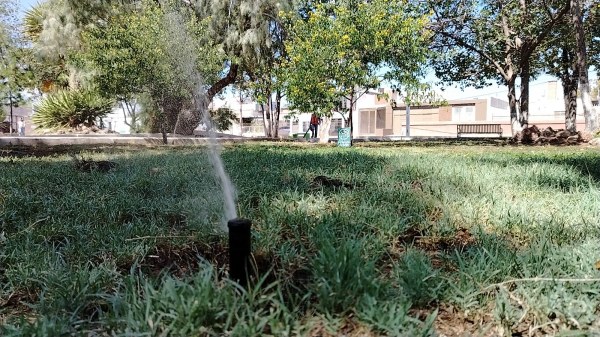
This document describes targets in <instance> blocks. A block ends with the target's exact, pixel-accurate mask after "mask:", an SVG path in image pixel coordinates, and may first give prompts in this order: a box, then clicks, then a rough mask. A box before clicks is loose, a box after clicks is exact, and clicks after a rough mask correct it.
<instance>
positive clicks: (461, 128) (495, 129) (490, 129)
mask: <svg viewBox="0 0 600 337" xmlns="http://www.w3.org/2000/svg"><path fill="white" fill-rule="evenodd" d="M456 131H457V136H458V137H460V136H461V134H463V133H482V134H489V133H497V134H499V135H500V137H502V126H501V125H500V124H457V125H456Z"/></svg>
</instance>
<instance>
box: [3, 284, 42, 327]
mask: <svg viewBox="0 0 600 337" xmlns="http://www.w3.org/2000/svg"><path fill="white" fill-rule="evenodd" d="M37 301H38V292H35V291H32V290H28V289H18V290H15V291H13V292H11V293H10V294H8V295H7V296H6V297H0V325H4V324H5V323H6V320H7V319H9V318H10V317H18V316H19V317H30V316H31V315H32V311H33V310H32V309H31V307H30V306H29V305H28V304H31V303H36V302H37Z"/></svg>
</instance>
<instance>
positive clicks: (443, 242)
mask: <svg viewBox="0 0 600 337" xmlns="http://www.w3.org/2000/svg"><path fill="white" fill-rule="evenodd" d="M398 241H399V243H400V244H413V245H414V246H415V247H417V248H419V249H422V250H424V251H453V250H455V249H459V250H460V249H464V248H467V247H470V246H473V245H474V244H475V241H476V240H475V237H473V235H472V234H471V233H470V232H469V231H468V230H467V229H465V228H458V229H457V230H456V233H454V235H451V236H425V235H422V233H421V232H420V231H419V230H418V229H415V228H409V229H408V230H407V231H405V232H404V234H402V235H400V237H398Z"/></svg>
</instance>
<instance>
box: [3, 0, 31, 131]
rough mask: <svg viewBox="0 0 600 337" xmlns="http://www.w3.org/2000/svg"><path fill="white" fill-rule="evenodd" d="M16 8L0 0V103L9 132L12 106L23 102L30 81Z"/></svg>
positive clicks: (25, 50)
mask: <svg viewBox="0 0 600 337" xmlns="http://www.w3.org/2000/svg"><path fill="white" fill-rule="evenodd" d="M16 9H17V4H16V3H15V2H14V1H11V0H2V1H0V101H1V104H2V105H3V106H8V108H9V117H10V131H11V132H12V128H13V107H15V106H18V105H19V104H20V103H22V102H23V101H24V99H23V96H22V92H23V90H24V89H25V88H26V87H28V86H29V85H30V82H31V72H30V71H29V65H28V64H27V63H26V62H25V61H26V60H27V56H28V50H27V49H25V48H24V46H23V42H22V39H21V36H20V34H19V26H18V23H17V18H16ZM2 120H4V119H2Z"/></svg>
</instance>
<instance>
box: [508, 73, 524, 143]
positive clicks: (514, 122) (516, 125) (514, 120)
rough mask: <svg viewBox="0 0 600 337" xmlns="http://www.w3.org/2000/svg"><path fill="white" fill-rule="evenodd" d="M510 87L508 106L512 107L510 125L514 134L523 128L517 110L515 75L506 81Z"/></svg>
mask: <svg viewBox="0 0 600 337" xmlns="http://www.w3.org/2000/svg"><path fill="white" fill-rule="evenodd" d="M506 86H507V87H508V95H507V96H508V106H509V108H510V125H511V131H512V134H513V136H515V135H516V134H517V133H518V132H520V131H521V130H523V128H522V127H521V123H520V122H519V116H518V112H517V94H516V89H515V77H514V76H513V77H512V78H511V79H509V80H508V82H507V83H506Z"/></svg>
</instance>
